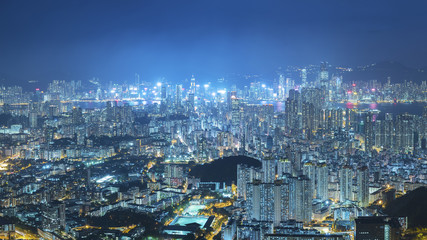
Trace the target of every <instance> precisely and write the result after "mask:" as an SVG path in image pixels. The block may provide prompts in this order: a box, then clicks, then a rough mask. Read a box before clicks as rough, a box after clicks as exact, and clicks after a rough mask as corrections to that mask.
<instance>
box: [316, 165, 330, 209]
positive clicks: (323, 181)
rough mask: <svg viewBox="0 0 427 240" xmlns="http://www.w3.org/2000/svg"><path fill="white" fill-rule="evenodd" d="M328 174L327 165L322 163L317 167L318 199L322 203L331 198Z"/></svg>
mask: <svg viewBox="0 0 427 240" xmlns="http://www.w3.org/2000/svg"><path fill="white" fill-rule="evenodd" d="M328 174H329V173H328V166H327V165H326V163H320V164H318V165H317V181H316V182H317V184H316V197H317V198H318V199H320V200H322V201H325V200H327V199H328V198H329V194H328V176H329V175H328Z"/></svg>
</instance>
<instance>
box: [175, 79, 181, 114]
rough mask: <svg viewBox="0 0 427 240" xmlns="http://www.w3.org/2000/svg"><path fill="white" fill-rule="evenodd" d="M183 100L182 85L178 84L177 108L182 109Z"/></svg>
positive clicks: (176, 94) (176, 92)
mask: <svg viewBox="0 0 427 240" xmlns="http://www.w3.org/2000/svg"><path fill="white" fill-rule="evenodd" d="M181 101H182V85H181V84H177V85H176V90H175V106H176V109H177V110H179V109H181Z"/></svg>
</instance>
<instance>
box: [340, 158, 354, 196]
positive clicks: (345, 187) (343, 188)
mask: <svg viewBox="0 0 427 240" xmlns="http://www.w3.org/2000/svg"><path fill="white" fill-rule="evenodd" d="M352 179H353V171H352V169H351V167H350V166H344V167H343V168H341V170H340V202H345V201H348V200H350V201H351V200H353V198H352V185H353V180H352Z"/></svg>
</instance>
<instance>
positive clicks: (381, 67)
mask: <svg viewBox="0 0 427 240" xmlns="http://www.w3.org/2000/svg"><path fill="white" fill-rule="evenodd" d="M388 77H390V80H391V83H398V82H403V81H404V80H407V81H412V82H416V83H418V84H419V83H421V82H422V81H426V80H427V71H426V70H425V69H415V68H410V67H406V66H405V65H403V64H401V63H398V62H392V61H388V62H379V63H375V64H371V65H369V66H365V67H357V68H354V70H353V71H352V72H345V73H344V74H343V79H344V81H345V82H357V81H369V80H377V81H378V82H381V83H386V82H387V78H388Z"/></svg>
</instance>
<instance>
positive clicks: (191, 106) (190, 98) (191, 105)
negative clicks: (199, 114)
mask: <svg viewBox="0 0 427 240" xmlns="http://www.w3.org/2000/svg"><path fill="white" fill-rule="evenodd" d="M194 107H195V106H194V93H190V94H188V112H189V113H193V112H194Z"/></svg>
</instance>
